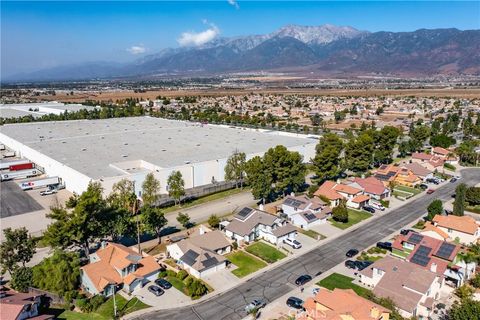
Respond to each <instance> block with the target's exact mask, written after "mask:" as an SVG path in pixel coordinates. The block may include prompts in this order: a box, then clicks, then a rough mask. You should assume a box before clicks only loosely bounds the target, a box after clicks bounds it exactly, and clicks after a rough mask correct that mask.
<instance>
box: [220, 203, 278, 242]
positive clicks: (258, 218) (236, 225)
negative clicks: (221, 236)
mask: <svg viewBox="0 0 480 320" xmlns="http://www.w3.org/2000/svg"><path fill="white" fill-rule="evenodd" d="M246 209H248V210H250V211H249V213H248V215H247V216H246V218H245V219H243V216H242V215H240V213H241V212H242V211H244V210H246ZM240 213H238V214H236V215H235V216H234V219H233V220H232V221H231V222H230V223H229V224H228V225H227V226H226V227H225V229H226V230H229V231H231V232H233V233H235V234H238V235H241V236H246V235H248V234H250V233H251V232H252V230H253V229H254V228H255V227H256V226H257V225H259V224H263V225H266V226H273V225H274V224H275V221H276V220H277V219H279V218H278V217H277V216H274V215H273V214H270V213H267V212H265V211H260V210H256V209H252V208H248V207H245V208H243V209H242V210H241V211H240Z"/></svg>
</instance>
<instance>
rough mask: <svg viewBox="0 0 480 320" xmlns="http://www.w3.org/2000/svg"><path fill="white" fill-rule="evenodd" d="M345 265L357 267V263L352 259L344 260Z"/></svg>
mask: <svg viewBox="0 0 480 320" xmlns="http://www.w3.org/2000/svg"><path fill="white" fill-rule="evenodd" d="M345 267H347V268H348V269H357V264H356V263H355V261H353V260H347V261H345Z"/></svg>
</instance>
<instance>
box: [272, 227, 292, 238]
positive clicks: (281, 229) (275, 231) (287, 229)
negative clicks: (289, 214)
mask: <svg viewBox="0 0 480 320" xmlns="http://www.w3.org/2000/svg"><path fill="white" fill-rule="evenodd" d="M292 232H297V228H295V227H294V226H293V225H292V224H290V223H286V224H284V225H283V226H281V227H279V228H276V229H273V231H272V233H273V235H274V236H275V237H277V238H278V237H282V236H284V235H287V234H290V233H292Z"/></svg>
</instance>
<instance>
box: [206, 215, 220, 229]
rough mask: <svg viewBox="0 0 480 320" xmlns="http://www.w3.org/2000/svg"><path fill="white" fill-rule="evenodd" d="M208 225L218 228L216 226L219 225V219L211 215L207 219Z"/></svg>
mask: <svg viewBox="0 0 480 320" xmlns="http://www.w3.org/2000/svg"><path fill="white" fill-rule="evenodd" d="M208 224H209V225H210V227H212V228H218V226H219V225H220V218H219V217H218V216H217V215H215V214H212V215H211V216H210V217H209V218H208Z"/></svg>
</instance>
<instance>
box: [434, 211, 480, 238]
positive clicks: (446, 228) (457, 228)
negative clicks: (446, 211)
mask: <svg viewBox="0 0 480 320" xmlns="http://www.w3.org/2000/svg"><path fill="white" fill-rule="evenodd" d="M432 223H433V225H434V226H435V227H437V228H438V229H440V230H442V231H443V232H445V233H446V234H448V237H449V238H450V239H452V240H456V241H458V242H460V243H463V244H471V243H476V242H477V241H478V239H479V238H480V224H479V223H478V222H477V221H476V220H475V219H473V218H472V217H470V216H461V217H459V216H455V215H448V216H443V215H436V216H435V217H434V218H433V220H432Z"/></svg>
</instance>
